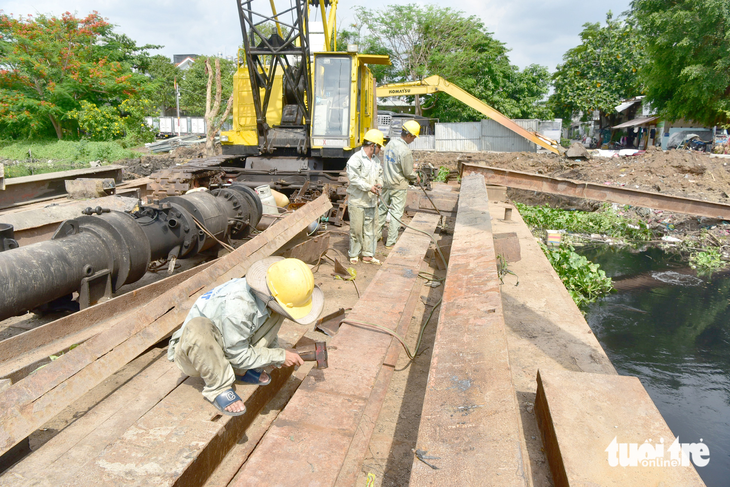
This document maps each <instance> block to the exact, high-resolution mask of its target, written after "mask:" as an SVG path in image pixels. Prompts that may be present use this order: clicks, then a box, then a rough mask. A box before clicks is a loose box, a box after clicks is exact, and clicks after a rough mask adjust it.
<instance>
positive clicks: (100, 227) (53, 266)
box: [0, 185, 262, 320]
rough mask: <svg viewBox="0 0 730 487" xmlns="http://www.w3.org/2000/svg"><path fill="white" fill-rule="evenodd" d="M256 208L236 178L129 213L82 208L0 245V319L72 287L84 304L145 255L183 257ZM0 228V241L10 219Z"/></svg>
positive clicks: (129, 275)
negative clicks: (40, 238)
mask: <svg viewBox="0 0 730 487" xmlns="http://www.w3.org/2000/svg"><path fill="white" fill-rule="evenodd" d="M261 210H262V208H261V202H260V200H259V199H258V197H257V196H256V195H255V193H254V192H253V191H252V190H250V189H249V188H246V187H244V186H237V185H232V186H229V187H227V188H223V189H221V190H216V191H215V192H210V193H209V192H195V193H190V194H186V195H183V196H172V197H169V198H165V199H164V200H162V201H161V202H160V204H159V205H152V206H142V207H140V208H139V210H138V211H136V212H134V213H133V214H132V215H130V214H127V213H123V212H119V211H109V210H103V209H102V208H96V209H93V210H92V209H90V208H89V209H87V211H86V213H87V215H89V216H80V217H78V218H75V219H72V220H66V221H64V222H63V223H62V224H61V226H60V227H59V228H58V230H56V233H55V234H54V235H53V238H52V239H51V240H49V241H46V242H40V243H37V244H33V245H28V246H24V247H21V248H11V250H6V251H5V252H0V320H3V319H5V318H8V317H10V316H14V315H17V314H21V313H24V312H26V311H28V310H32V309H35V308H38V307H39V306H42V305H44V304H46V303H49V302H51V301H54V300H56V299H59V298H63V297H65V296H70V295H71V294H72V293H75V292H78V298H77V300H78V304H79V306H80V307H81V308H85V307H87V306H90V305H92V304H94V303H96V302H98V301H99V300H100V299H102V298H104V297H110V296H111V294H112V293H113V292H116V291H117V290H118V289H119V288H120V287H121V286H123V285H124V284H128V283H131V282H135V281H137V280H139V279H141V278H142V276H143V275H144V274H145V272H146V271H147V267H148V265H149V263H150V261H151V260H158V259H165V258H168V259H170V258H183V257H191V256H193V255H195V254H197V253H198V252H202V251H203V250H206V249H208V248H211V247H213V246H214V245H216V244H217V240H222V239H224V238H226V236H227V235H228V234H229V232H230V233H231V234H233V235H234V236H236V237H241V236H244V235H247V234H248V232H249V231H250V228H255V225H256V224H257V223H258V222H259V220H260V219H261V213H262V211H261ZM92 213H98V216H97V215H91V214H92ZM7 226H8V225H5V227H7ZM0 231H2V232H3V233H1V234H0V242H3V243H4V242H10V241H11V240H12V235H10V234H9V233H8V232H9V231H12V227H11V228H10V229H7V228H4V227H0ZM8 235H10V237H8ZM12 241H13V242H14V240H12Z"/></svg>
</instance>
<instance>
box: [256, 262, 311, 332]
mask: <svg viewBox="0 0 730 487" xmlns="http://www.w3.org/2000/svg"><path fill="white" fill-rule="evenodd" d="M266 284H267V285H268V287H269V292H270V293H271V295H272V296H273V297H274V298H275V299H276V302H277V303H279V305H280V306H281V307H282V308H283V309H284V311H286V313H287V314H288V315H289V316H291V317H292V318H293V319H295V320H298V319H300V318H302V317H304V316H307V315H308V314H309V312H310V311H311V310H312V292H313V291H314V274H312V271H311V270H310V269H309V266H308V265H307V264H305V263H304V262H302V261H301V260H299V259H283V260H280V261H278V262H275V263H273V264H271V266H269V269H268V270H267V271H266Z"/></svg>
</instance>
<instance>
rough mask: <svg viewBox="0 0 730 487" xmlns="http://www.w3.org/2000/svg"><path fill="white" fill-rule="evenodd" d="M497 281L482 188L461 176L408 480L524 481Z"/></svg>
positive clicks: (475, 178)
mask: <svg viewBox="0 0 730 487" xmlns="http://www.w3.org/2000/svg"><path fill="white" fill-rule="evenodd" d="M499 284H500V282H499V277H498V274H497V262H496V257H495V253H494V245H493V242H492V228H491V221H490V217H489V203H488V201H487V189H486V186H485V184H484V178H483V177H481V176H479V175H470V176H467V177H464V178H463V179H462V181H461V195H460V196H459V209H458V213H457V216H456V226H455V229H454V238H453V243H452V245H451V256H450V258H449V268H448V273H447V277H446V282H445V284H444V294H443V302H442V304H441V311H440V315H439V321H438V328H437V330H436V339H435V343H434V346H433V356H432V358H431V368H430V370H429V374H428V385H427V387H426V395H425V397H424V402H423V410H422V414H421V423H420V426H419V429H418V441H417V443H416V456H415V457H414V461H413V467H412V470H411V478H410V485H419V486H420V485H438V486H443V487H446V486H463V485H490V486H527V485H531V481H530V480H531V479H530V467H529V463H530V460H529V457H528V455H527V450H526V446H525V445H524V438H523V433H522V426H521V424H522V423H521V419H520V411H519V407H518V404H517V397H516V395H515V390H514V386H513V384H512V373H511V370H510V364H509V354H508V350H507V333H506V329H505V328H506V327H505V323H504V316H503V314H502V298H501V293H500V289H499ZM419 451H420V452H421V453H420V456H419V453H418V452H419Z"/></svg>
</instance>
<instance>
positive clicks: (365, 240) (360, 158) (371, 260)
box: [347, 129, 383, 264]
mask: <svg viewBox="0 0 730 487" xmlns="http://www.w3.org/2000/svg"><path fill="white" fill-rule="evenodd" d="M382 146H383V133H382V132H381V131H380V130H377V129H372V130H368V131H367V132H366V133H365V137H363V144H362V149H360V150H359V151H357V152H356V153H354V154H353V155H352V157H350V160H348V161H347V178H348V179H349V182H350V183H349V185H348V186H347V211H348V212H349V214H350V250H349V252H348V254H349V257H350V263H351V264H357V262H358V258H359V256H360V254H362V261H363V262H364V263H366V264H380V261H379V260H378V259H376V258H375V243H376V241H375V230H376V220H375V217H376V215H377V213H376V212H377V202H378V200H377V195H378V194H379V193H380V188H382V186H383V169H382V167H381V165H380V161H379V160H378V159H377V158H376V157H375V151H376V150H377V148H378V147H382Z"/></svg>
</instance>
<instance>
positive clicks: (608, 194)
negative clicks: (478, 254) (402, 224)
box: [461, 164, 730, 220]
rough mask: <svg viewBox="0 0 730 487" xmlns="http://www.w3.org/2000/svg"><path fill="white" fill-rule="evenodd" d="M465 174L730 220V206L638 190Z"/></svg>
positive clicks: (481, 170) (497, 173) (491, 170)
mask: <svg viewBox="0 0 730 487" xmlns="http://www.w3.org/2000/svg"><path fill="white" fill-rule="evenodd" d="M461 174H462V177H463V176H467V175H469V174H481V175H482V176H484V180H485V182H486V184H496V185H501V186H509V187H511V188H518V189H526V190H529V191H539V192H542V193H552V194H559V195H563V196H573V197H576V198H585V199H589V200H596V201H610V202H611V203H618V204H621V205H631V206H643V207H646V208H652V209H655V210H665V211H674V212H677V213H686V214H688V215H696V216H704V217H707V218H717V219H719V220H730V205H725V204H723V203H714V202H712V201H702V200H697V199H692V198H683V197H681V196H670V195H666V194H659V193H650V192H648V191H640V190H638V189H627V188H620V187H615V186H608V185H605V184H597V183H588V182H584V181H572V180H570V179H562V178H551V177H549V176H542V175H540V174H531V173H526V172H520V171H511V170H508V169H500V168H496V167H486V166H477V165H475V164H463V165H462V166H461Z"/></svg>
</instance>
